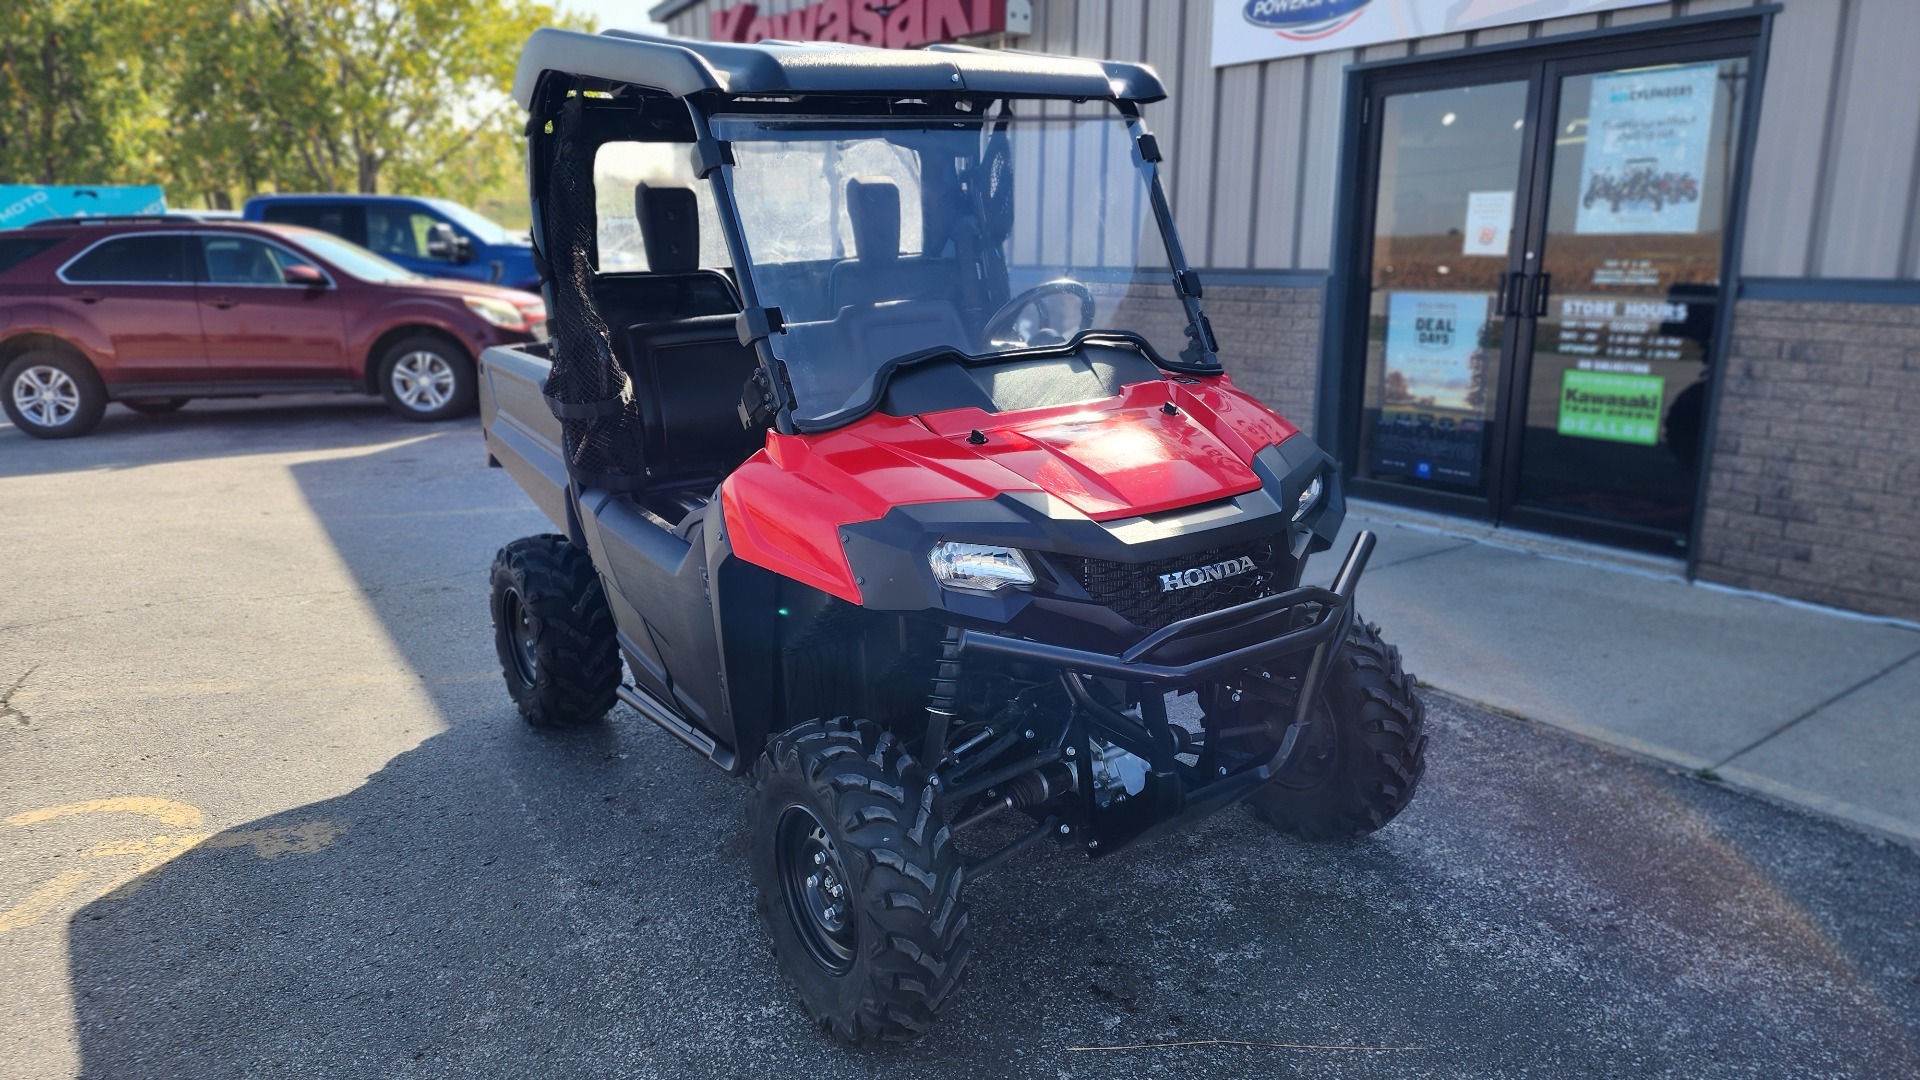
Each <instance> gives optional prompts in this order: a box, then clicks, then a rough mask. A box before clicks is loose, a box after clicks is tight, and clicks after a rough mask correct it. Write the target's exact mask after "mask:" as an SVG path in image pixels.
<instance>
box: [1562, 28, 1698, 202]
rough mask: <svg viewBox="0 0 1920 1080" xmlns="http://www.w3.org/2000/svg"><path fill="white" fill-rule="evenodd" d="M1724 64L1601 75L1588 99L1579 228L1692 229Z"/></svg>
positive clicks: (1595, 80)
mask: <svg viewBox="0 0 1920 1080" xmlns="http://www.w3.org/2000/svg"><path fill="white" fill-rule="evenodd" d="M1719 75H1720V67H1719V65H1718V64H1687V65H1684V66H1681V67H1670V68H1655V69H1651V70H1646V71H1621V72H1613V73H1609V74H1606V75H1597V76H1595V77H1594V80H1593V90H1592V91H1591V94H1590V96H1589V98H1588V101H1587V144H1586V150H1585V153H1584V154H1583V156H1582V169H1583V172H1582V178H1581V181H1580V189H1581V190H1580V208H1579V212H1578V215H1577V216H1576V217H1575V219H1574V225H1573V228H1574V231H1575V232H1578V233H1599V234H1608V233H1692V232H1695V231H1697V230H1698V229H1699V227H1700V187H1701V184H1702V183H1703V182H1704V176H1705V174H1706V171H1707V146H1708V138H1709V137H1710V136H1711V135H1712V133H1713V101H1714V88H1715V85H1716V83H1717V80H1718V79H1719Z"/></svg>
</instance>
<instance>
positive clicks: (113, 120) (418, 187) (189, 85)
mask: <svg viewBox="0 0 1920 1080" xmlns="http://www.w3.org/2000/svg"><path fill="white" fill-rule="evenodd" d="M0 11H3V12H4V14H0V103H4V104H0V108H4V109H5V113H4V115H0V180H6V179H12V178H14V177H11V176H9V175H8V174H12V173H17V174H18V177H17V178H18V179H20V180H22V181H25V182H37V183H58V182H92V183H98V182H102V181H107V180H124V181H140V182H149V183H151V182H159V183H162V184H164V185H165V186H166V187H167V190H168V195H169V201H171V202H172V203H174V204H175V205H186V204H190V203H193V202H205V203H206V204H207V205H209V206H218V207H224V206H232V205H236V204H237V203H238V202H239V201H241V200H244V199H245V198H246V197H247V196H248V195H251V194H254V193H256V192H260V191H267V190H279V191H360V192H375V191H404V192H408V193H415V194H431V195H443V196H447V197H450V198H454V199H461V200H469V199H472V198H474V197H475V196H477V195H479V194H480V193H482V192H489V191H492V192H498V191H500V190H501V189H502V188H503V186H504V185H505V184H506V183H507V182H508V181H509V179H510V178H511V177H513V176H515V175H516V174H517V173H518V172H519V170H520V164H519V163H520V160H521V151H520V149H519V145H518V130H519V125H520V122H521V121H520V115H519V110H518V109H517V108H516V107H515V106H514V103H513V101H512V99H511V98H510V97H509V96H508V89H509V87H510V84H511V82H512V79H513V68H514V63H515V60H516V59H517V57H518V56H519V51H520V45H521V43H522V42H524V41H525V40H526V38H527V36H528V35H529V34H531V33H532V32H533V31H534V30H535V29H536V28H538V27H541V26H546V25H555V24H560V25H566V24H568V23H572V24H575V25H577V23H578V20H571V19H566V18H564V17H562V16H558V15H556V13H555V11H554V9H553V8H552V7H551V6H550V5H547V4H543V3H536V2H533V0H172V2H155V0H114V2H112V3H94V2H88V0H6V3H4V4H0Z"/></svg>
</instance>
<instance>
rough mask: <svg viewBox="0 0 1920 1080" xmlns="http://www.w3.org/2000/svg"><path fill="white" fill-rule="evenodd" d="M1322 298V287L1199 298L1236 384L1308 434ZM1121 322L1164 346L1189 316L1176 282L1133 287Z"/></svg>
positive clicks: (1215, 289) (1224, 288)
mask: <svg viewBox="0 0 1920 1080" xmlns="http://www.w3.org/2000/svg"><path fill="white" fill-rule="evenodd" d="M1201 277H1202V278H1203V279H1204V278H1205V277H1206V271H1204V270H1203V271H1201ZM1321 299H1322V295H1321V290H1320V289H1317V288H1298V287H1291V286H1279V285H1208V286H1206V298H1205V299H1203V300H1202V301H1201V305H1202V306H1203V307H1205V308H1206V311H1207V321H1209V322H1211V323H1212V324H1213V334H1214V336H1215V337H1217V338H1219V339H1220V362H1221V364H1222V365H1223V366H1225V367H1226V369H1227V374H1228V375H1230V376H1232V377H1233V381H1234V384H1235V385H1237V386H1239V387H1240V388H1241V389H1243V390H1245V391H1247V392H1248V393H1250V394H1252V395H1253V396H1255V397H1257V398H1259V399H1260V400H1261V401H1264V402H1266V403H1267V404H1268V405H1269V406H1271V407H1272V408H1273V409H1274V411H1276V412H1278V413H1279V414H1280V415H1281V416H1284V417H1286V418H1287V420H1288V421H1290V422H1291V423H1292V424H1293V425H1294V426H1296V427H1298V428H1300V429H1301V430H1302V431H1309V432H1310V431H1311V430H1312V429H1313V410H1314V391H1315V388H1316V387H1317V386H1318V384H1319V376H1320V304H1321ZM1116 321H1118V322H1119V323H1120V324H1121V325H1126V326H1133V327H1138V328H1140V329H1141V331H1142V332H1143V333H1144V334H1145V336H1146V337H1147V339H1148V340H1150V341H1152V342H1154V343H1155V345H1156V346H1157V347H1159V348H1162V349H1170V348H1174V347H1177V346H1178V344H1179V343H1180V342H1182V341H1184V340H1185V336H1184V334H1183V328H1184V327H1185V326H1186V321H1187V320H1186V313H1185V312H1184V311H1182V310H1181V307H1180V302H1179V301H1178V300H1177V299H1175V298H1174V296H1173V290H1172V288H1171V287H1167V288H1164V289H1160V288H1156V289H1151V290H1147V289H1141V288H1139V287H1137V286H1136V287H1135V288H1133V289H1131V290H1129V291H1128V293H1127V298H1126V299H1125V300H1124V301H1122V303H1121V309H1120V312H1119V318H1118V319H1117V320H1116Z"/></svg>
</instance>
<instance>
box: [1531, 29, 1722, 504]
mask: <svg viewBox="0 0 1920 1080" xmlns="http://www.w3.org/2000/svg"><path fill="white" fill-rule="evenodd" d="M1746 72H1747V61H1746V59H1745V58H1744V57H1742V58H1735V59H1728V60H1719V61H1714V60H1705V61H1699V62H1693V63H1668V64H1654V65H1647V66H1639V67H1626V68H1617V67H1609V68H1607V69H1605V70H1601V71H1596V72H1591V73H1580V74H1573V73H1565V72H1561V71H1555V72H1553V73H1552V74H1553V75H1554V76H1555V79H1556V83H1557V91H1558V92H1557V93H1556V94H1555V95H1554V97H1555V98H1556V100H1557V108H1556V109H1555V112H1554V127H1553V145H1552V148H1551V154H1552V169H1551V177H1550V179H1549V180H1548V183H1547V185H1546V191H1545V192H1544V195H1545V201H1546V206H1545V208H1544V214H1543V219H1544V220H1543V221H1542V222H1541V226H1540V229H1541V240H1540V256H1539V258H1538V259H1537V261H1536V263H1537V272H1536V274H1535V275H1534V277H1533V279H1532V282H1531V283H1530V284H1531V289H1530V297H1531V300H1532V306H1533V311H1532V313H1531V314H1533V315H1534V316H1536V317H1535V318H1534V320H1533V327H1532V342H1531V345H1532V349H1531V350H1530V352H1531V356H1530V362H1529V363H1528V366H1527V372H1528V378H1527V387H1526V426H1525V431H1524V435H1523V437H1522V440H1521V446H1520V454H1519V468H1518V470H1517V472H1518V475H1517V477H1516V478H1515V485H1514V491H1513V505H1514V508H1515V509H1516V510H1526V509H1537V510H1540V511H1544V512H1547V513H1550V514H1563V515H1570V516H1574V517H1580V518H1589V519H1594V520H1597V521H1603V522H1611V523H1614V524H1616V525H1620V526H1623V527H1626V528H1630V529H1638V530H1644V531H1646V532H1647V533H1649V534H1657V535H1658V536H1664V537H1669V538H1673V539H1678V540H1684V539H1685V538H1686V535H1687V531H1688V529H1689V527H1690V526H1691V524H1692V520H1693V505H1694V499H1695V496H1696V490H1697V486H1698V480H1699V475H1700V450H1701V447H1700V436H1701V427H1702V420H1703V419H1704V415H1705V412H1706V404H1707V376H1708V362H1709V360H1710V358H1711V355H1712V353H1711V348H1712V345H1713V334H1714V327H1715V324H1716V321H1717V315H1718V314H1719V309H1720V284H1721V276H1722V275H1721V266H1720V258H1721V252H1722V251H1723V250H1724V248H1725V240H1726V237H1725V231H1726V230H1725V223H1726V219H1727V209H1728V203H1729V201H1730V198H1731V195H1732V191H1731V178H1732V175H1733V170H1732V168H1731V162H1732V161H1733V158H1734V150H1735V147H1734V142H1735V137H1736V135H1737V133H1738V130H1739V110H1740V103H1741V99H1742V98H1743V97H1744V95H1743V94H1742V90H1743V89H1744V87H1745V83H1746ZM1521 516H1522V517H1525V515H1524V514H1522V515H1521ZM1653 538H1654V537H1653V536H1650V537H1649V539H1653Z"/></svg>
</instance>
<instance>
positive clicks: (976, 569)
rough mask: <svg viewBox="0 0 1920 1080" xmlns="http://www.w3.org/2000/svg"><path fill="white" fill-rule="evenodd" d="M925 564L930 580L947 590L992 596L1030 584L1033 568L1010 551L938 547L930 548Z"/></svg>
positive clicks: (988, 547)
mask: <svg viewBox="0 0 1920 1080" xmlns="http://www.w3.org/2000/svg"><path fill="white" fill-rule="evenodd" d="M927 562H928V563H930V564H931V565H932V566H933V576H934V577H936V578H939V579H940V584H942V585H945V586H946V587H947V588H949V589H972V590H974V591H976V592H993V591H994V590H996V589H1004V588H1006V587H1007V586H1009V585H1031V584H1033V567H1031V566H1029V565H1028V564H1027V557H1026V556H1025V555H1022V554H1021V553H1020V552H1019V551H1017V550H1015V549H1014V548H1008V547H999V546H997V545H994V544H954V543H939V544H935V545H933V551H932V552H931V553H929V554H928V556H927Z"/></svg>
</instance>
